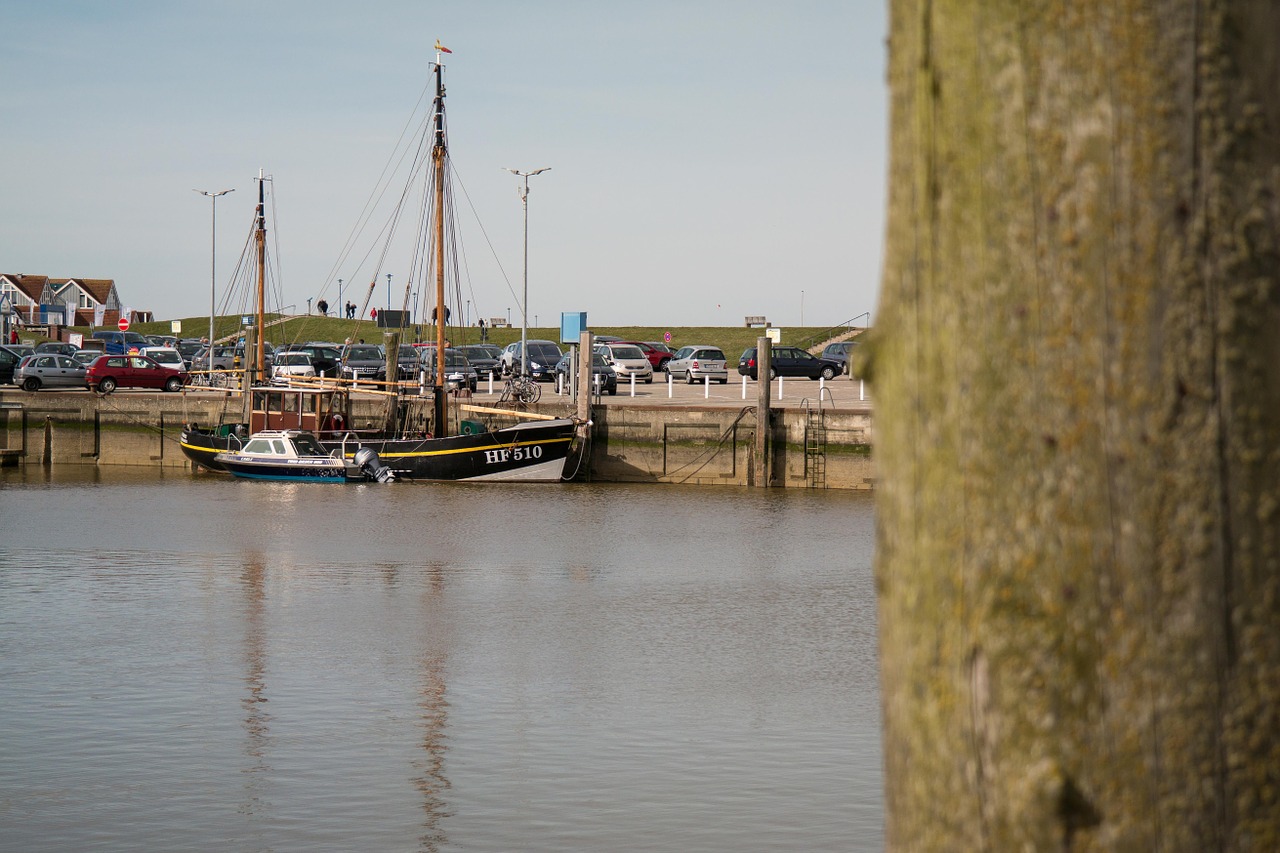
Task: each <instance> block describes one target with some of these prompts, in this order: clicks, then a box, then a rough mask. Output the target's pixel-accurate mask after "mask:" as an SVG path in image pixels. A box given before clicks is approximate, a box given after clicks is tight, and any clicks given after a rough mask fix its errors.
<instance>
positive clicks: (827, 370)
mask: <svg viewBox="0 0 1280 853" xmlns="http://www.w3.org/2000/svg"><path fill="white" fill-rule="evenodd" d="M822 378H823V379H825V380H827V381H828V382H830V381H831V380H832V379H835V378H836V369H835V368H834V367H832V366H831V365H827V366H826V367H824V368H822Z"/></svg>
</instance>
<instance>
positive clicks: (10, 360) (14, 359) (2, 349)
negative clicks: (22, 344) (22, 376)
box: [0, 346, 22, 385]
mask: <svg viewBox="0 0 1280 853" xmlns="http://www.w3.org/2000/svg"><path fill="white" fill-rule="evenodd" d="M20 361H22V354H21V353H19V352H18V351H17V350H14V349H10V348H9V347H7V346H0V385H12V384H13V371H14V370H16V369H17V367H18V362H20Z"/></svg>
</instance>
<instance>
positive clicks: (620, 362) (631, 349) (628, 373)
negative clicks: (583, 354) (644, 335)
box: [596, 344, 653, 382]
mask: <svg viewBox="0 0 1280 853" xmlns="http://www.w3.org/2000/svg"><path fill="white" fill-rule="evenodd" d="M596 352H598V353H600V354H601V355H602V356H604V360H605V361H606V362H607V363H608V364H609V366H610V367H612V368H613V372H614V373H616V374H618V381H619V382H625V381H627V380H629V379H630V378H631V377H632V376H634V377H635V378H636V379H641V380H644V381H645V382H652V381H653V364H652V363H651V362H650V361H649V357H648V356H647V355H645V354H644V350H642V349H640V347H638V346H636V345H635V344H600V345H599V346H597V347H596Z"/></svg>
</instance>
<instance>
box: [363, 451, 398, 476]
mask: <svg viewBox="0 0 1280 853" xmlns="http://www.w3.org/2000/svg"><path fill="white" fill-rule="evenodd" d="M355 463H356V465H357V466H358V467H359V468H360V470H361V471H363V472H364V475H365V476H366V477H368V478H369V479H370V480H377V481H378V482H379V483H394V482H395V481H396V475H395V473H394V472H393V471H392V470H391V469H390V468H388V467H387V466H386V465H383V464H382V460H381V459H379V458H378V453H377V451H376V450H374V449H373V448H372V447H362V448H360V449H359V450H357V451H356V455H355Z"/></svg>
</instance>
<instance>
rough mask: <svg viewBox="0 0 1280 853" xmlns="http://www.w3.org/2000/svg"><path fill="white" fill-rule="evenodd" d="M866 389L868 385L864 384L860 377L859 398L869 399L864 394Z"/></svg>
mask: <svg viewBox="0 0 1280 853" xmlns="http://www.w3.org/2000/svg"><path fill="white" fill-rule="evenodd" d="M866 390H867V389H866V386H864V385H863V382H862V380H861V379H859V380H858V399H859V400H865V399H867V398H866V396H864V395H865V393H866Z"/></svg>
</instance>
